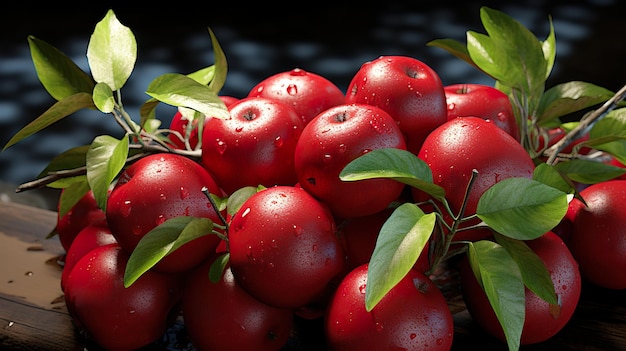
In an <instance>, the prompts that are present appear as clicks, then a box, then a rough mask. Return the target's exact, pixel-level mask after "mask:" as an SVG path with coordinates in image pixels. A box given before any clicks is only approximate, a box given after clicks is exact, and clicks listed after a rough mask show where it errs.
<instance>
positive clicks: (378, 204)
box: [295, 104, 406, 218]
mask: <svg viewBox="0 0 626 351" xmlns="http://www.w3.org/2000/svg"><path fill="white" fill-rule="evenodd" d="M382 148H398V149H403V150H406V142H405V139H404V136H403V134H402V131H401V130H400V129H399V127H398V125H397V124H396V123H395V121H394V120H393V118H392V117H391V116H390V115H389V114H388V113H387V112H385V111H384V110H382V109H380V108H378V107H376V106H372V105H367V104H342V105H338V106H335V107H331V108H329V109H327V110H326V111H324V112H322V113H320V114H319V115H317V116H316V117H315V118H314V119H312V120H311V121H310V122H309V124H307V125H306V126H305V128H304V130H303V131H302V135H300V140H299V141H298V144H297V145H296V151H295V170H296V175H297V180H298V184H299V186H300V187H302V188H303V189H305V190H306V191H307V192H309V193H311V194H313V196H315V197H316V198H318V199H319V200H321V201H323V202H325V203H326V204H327V205H328V206H329V207H330V209H331V211H332V212H333V214H334V215H335V216H336V217H337V218H350V217H358V216H365V215H369V214H373V213H376V212H378V211H381V210H383V209H384V208H386V207H387V206H388V205H389V204H390V203H391V202H392V201H394V200H396V199H397V198H398V197H399V196H400V194H401V193H402V190H403V189H404V185H403V184H402V183H400V182H397V181H395V180H392V179H367V180H361V181H356V182H347V181H343V180H341V179H340V178H339V174H340V173H341V171H342V170H343V169H344V168H345V166H346V165H347V164H348V163H350V162H351V161H352V160H354V159H356V158H357V157H359V156H361V155H363V154H365V153H367V152H369V151H371V150H374V149H382Z"/></svg>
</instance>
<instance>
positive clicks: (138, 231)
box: [132, 225, 143, 235]
mask: <svg viewBox="0 0 626 351" xmlns="http://www.w3.org/2000/svg"><path fill="white" fill-rule="evenodd" d="M132 232H133V234H134V235H141V234H143V229H142V228H141V226H139V225H134V226H133V229H132Z"/></svg>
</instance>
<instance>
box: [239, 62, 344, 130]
mask: <svg viewBox="0 0 626 351" xmlns="http://www.w3.org/2000/svg"><path fill="white" fill-rule="evenodd" d="M248 96H255V97H264V98H269V99H275V100H278V101H282V102H284V103H286V104H287V105H289V106H291V107H292V108H293V109H294V111H296V113H297V114H298V116H300V118H301V119H302V122H303V123H304V124H305V125H306V124H307V123H309V121H310V120H311V119H312V118H313V117H315V116H316V115H317V114H319V113H321V112H322V111H324V110H326V109H328V108H331V107H333V106H337V105H340V104H342V103H343V102H344V94H343V92H342V91H341V89H339V87H337V86H336V85H335V83H333V82H331V81H330V80H329V79H327V78H326V77H323V76H321V75H319V74H316V73H313V72H309V71H306V70H303V69H301V68H294V69H292V70H289V71H284V72H279V73H276V74H274V75H271V76H269V77H267V78H265V79H263V80H262V81H260V82H259V83H257V85H255V86H254V87H252V89H250V92H249V93H248Z"/></svg>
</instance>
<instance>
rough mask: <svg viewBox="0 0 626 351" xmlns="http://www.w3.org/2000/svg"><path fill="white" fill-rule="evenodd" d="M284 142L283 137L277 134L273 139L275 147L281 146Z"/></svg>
mask: <svg viewBox="0 0 626 351" xmlns="http://www.w3.org/2000/svg"><path fill="white" fill-rule="evenodd" d="M284 143H285V142H284V141H283V138H281V137H280V135H279V136H277V137H276V139H274V145H275V146H276V147H282V146H283V144H284Z"/></svg>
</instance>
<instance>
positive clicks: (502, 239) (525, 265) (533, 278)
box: [495, 233, 558, 305]
mask: <svg viewBox="0 0 626 351" xmlns="http://www.w3.org/2000/svg"><path fill="white" fill-rule="evenodd" d="M495 239H496V241H497V242H498V244H500V245H502V246H503V247H504V248H505V249H506V250H507V251H508V253H509V254H510V255H511V257H512V258H513V260H514V261H515V262H517V266H518V267H519V270H520V272H521V274H522V279H523V281H524V285H525V286H526V287H527V288H528V289H530V291H532V292H533V293H535V295H537V296H539V297H540V298H542V299H543V300H544V301H546V302H547V303H549V304H552V305H558V300H557V296H556V292H555V290H554V283H553V282H552V278H551V277H550V272H549V271H548V269H547V268H546V265H545V263H544V262H543V261H542V260H541V258H539V256H537V254H536V253H535V252H534V251H533V250H531V249H530V248H529V247H528V245H526V243H525V242H524V241H522V240H516V239H511V238H508V237H506V236H504V235H502V234H498V233H496V234H495Z"/></svg>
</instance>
